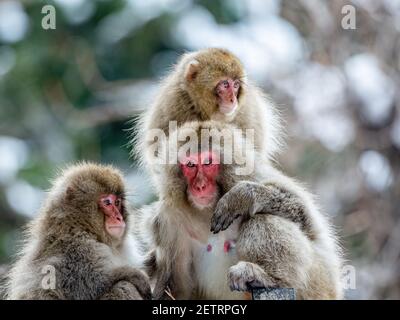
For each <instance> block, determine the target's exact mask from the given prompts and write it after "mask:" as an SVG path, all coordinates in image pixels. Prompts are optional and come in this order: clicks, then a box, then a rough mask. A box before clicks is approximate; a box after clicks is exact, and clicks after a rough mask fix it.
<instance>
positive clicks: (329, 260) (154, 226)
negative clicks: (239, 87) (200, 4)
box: [135, 121, 341, 299]
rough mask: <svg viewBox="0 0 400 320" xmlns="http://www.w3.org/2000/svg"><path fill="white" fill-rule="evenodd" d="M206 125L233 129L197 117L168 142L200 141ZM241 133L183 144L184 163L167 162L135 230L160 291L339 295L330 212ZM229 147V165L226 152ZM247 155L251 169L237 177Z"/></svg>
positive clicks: (204, 295) (219, 295)
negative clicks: (265, 289) (324, 211)
mask: <svg viewBox="0 0 400 320" xmlns="http://www.w3.org/2000/svg"><path fill="white" fill-rule="evenodd" d="M202 129H208V130H215V129H217V130H218V131H219V132H222V131H223V130H226V129H227V130H228V132H232V131H233V130H234V129H235V127H233V126H231V125H226V124H221V122H216V121H209V122H192V123H187V124H185V125H183V126H182V127H180V128H178V130H177V131H176V132H173V133H171V135H170V139H171V140H172V141H181V140H179V139H177V137H189V136H190V137H193V136H196V134H197V137H198V138H199V139H200V137H204V136H203V135H201V134H200V132H201V131H202ZM190 132H195V133H196V134H191V133H190ZM236 137H237V138H238V139H239V140H238V141H236V140H234V139H233V140H231V141H230V140H229V139H225V138H226V137H225V136H224V139H223V140H222V139H220V140H219V141H220V142H221V144H220V145H216V144H213V143H203V142H204V141H201V142H200V143H199V141H198V140H196V139H195V141H193V143H192V145H190V143H189V142H186V141H185V143H184V145H185V148H187V149H185V152H182V155H181V154H180V153H179V149H178V153H179V155H178V159H179V162H178V164H166V165H162V166H160V169H161V170H160V180H159V184H158V186H159V190H160V201H158V202H156V203H154V204H152V205H151V206H148V207H144V208H142V210H141V211H140V213H139V215H138V216H139V219H138V223H137V224H136V226H137V228H136V231H135V234H136V236H137V237H138V238H139V239H140V238H141V239H142V244H143V245H142V247H147V248H149V252H148V260H147V262H146V264H147V266H148V270H149V271H150V274H151V278H152V279H155V280H156V285H155V288H154V293H153V294H154V297H155V298H156V299H160V298H161V299H163V298H168V297H170V296H172V297H174V298H176V299H196V298H197V299H199V298H200V299H247V298H249V294H248V291H250V290H251V289H252V288H257V287H282V288H294V289H295V290H296V294H297V298H299V299H336V298H340V296H341V288H340V269H339V266H340V253H339V251H338V249H337V247H336V245H335V237H334V235H333V234H332V232H331V231H330V229H329V224H328V222H327V221H326V220H325V217H324V216H323V215H322V214H321V213H320V212H319V211H318V210H317V208H316V207H315V205H314V204H313V202H312V199H311V197H310V196H309V195H308V194H307V192H306V191H305V190H304V189H302V188H301V187H299V186H297V185H296V184H295V183H294V182H293V181H292V180H291V179H289V178H287V177H285V176H283V175H282V174H281V173H280V172H279V171H278V170H276V169H274V168H273V167H272V166H271V165H270V164H269V163H268V162H266V161H265V158H264V157H262V156H261V155H260V154H259V152H257V151H255V150H254V147H253V145H252V144H246V143H244V137H243V136H242V135H239V136H236ZM222 141H223V142H222ZM227 143H232V147H233V148H232V149H231V152H232V153H233V157H230V160H233V161H232V162H229V161H227V160H228V159H227V155H228V153H225V152H221V151H222V149H224V148H225V147H226V145H227ZM182 144H183V143H182ZM165 145H166V146H168V141H166V143H165ZM199 146H200V147H199ZM210 146H211V147H210ZM178 147H179V146H178ZM243 148H245V149H243ZM198 149H199V150H198ZM187 150H189V151H187ZM224 150H225V149H224ZM161 151H163V150H161ZM161 153H163V152H161ZM244 154H245V155H246V157H248V159H250V161H254V170H253V171H252V172H251V173H249V174H248V175H239V174H238V173H237V172H238V171H237V170H236V169H238V168H239V167H240V166H241V165H243V163H242V162H241V161H237V160H238V159H239V158H240V155H244ZM249 155H251V156H250V157H249ZM239 164H240V165H239ZM321 248H323V249H322V250H321Z"/></svg>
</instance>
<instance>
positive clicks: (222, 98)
mask: <svg viewBox="0 0 400 320" xmlns="http://www.w3.org/2000/svg"><path fill="white" fill-rule="evenodd" d="M215 89H216V93H217V96H218V105H219V111H220V112H222V113H225V114H230V113H232V112H234V111H235V109H236V107H237V105H238V102H237V96H238V93H239V89H240V81H239V80H237V79H236V80H233V79H231V78H227V79H223V80H221V81H220V82H218V84H217V86H216V88H215Z"/></svg>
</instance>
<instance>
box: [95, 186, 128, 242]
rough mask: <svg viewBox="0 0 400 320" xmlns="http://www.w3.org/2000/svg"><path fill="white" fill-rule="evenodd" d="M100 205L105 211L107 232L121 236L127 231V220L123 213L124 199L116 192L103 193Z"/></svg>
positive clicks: (116, 236) (114, 235) (113, 235)
mask: <svg viewBox="0 0 400 320" xmlns="http://www.w3.org/2000/svg"><path fill="white" fill-rule="evenodd" d="M99 207H100V209H101V211H102V212H103V213H104V224H105V229H106V231H107V233H108V234H109V235H110V236H112V237H114V238H117V239H118V238H120V237H121V236H122V235H123V234H124V231H125V226H126V225H125V221H124V217H123V216H122V214H121V211H122V199H121V198H120V197H118V196H116V195H115V194H106V195H102V196H101V197H100V199H99Z"/></svg>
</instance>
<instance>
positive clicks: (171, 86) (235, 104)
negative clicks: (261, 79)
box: [136, 48, 281, 175]
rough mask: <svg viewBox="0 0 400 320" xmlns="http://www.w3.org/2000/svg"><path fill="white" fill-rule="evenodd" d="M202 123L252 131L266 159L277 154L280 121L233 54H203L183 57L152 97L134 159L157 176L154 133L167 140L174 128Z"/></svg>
mask: <svg viewBox="0 0 400 320" xmlns="http://www.w3.org/2000/svg"><path fill="white" fill-rule="evenodd" d="M206 120H214V121H218V122H221V123H223V124H233V125H235V126H236V127H237V128H239V129H242V130H243V131H245V130H252V131H253V135H254V146H255V148H256V149H257V150H258V151H260V154H261V155H263V156H265V157H266V158H271V157H272V156H273V155H274V153H275V152H276V151H277V150H279V146H280V140H281V135H280V134H279V133H280V132H279V129H280V121H279V117H278V116H277V113H276V110H275V107H274V105H273V104H272V103H271V102H270V100H269V99H268V98H267V97H266V96H265V95H264V94H263V93H262V91H261V90H260V89H258V88H257V87H256V86H255V85H253V84H252V83H251V82H250V81H249V80H248V78H247V75H246V72H245V69H244V67H243V65H242V63H241V61H240V60H239V59H238V58H237V57H236V56H235V55H234V54H233V53H231V52H230V51H228V50H226V49H219V48H208V49H204V50H199V51H196V52H190V53H187V54H184V55H182V57H181V58H180V59H179V61H178V63H177V64H176V66H175V67H174V69H173V70H172V72H171V73H170V75H169V76H168V77H166V78H165V79H164V80H163V81H162V83H161V88H160V90H159V93H158V95H157V97H156V98H155V99H154V102H153V104H152V105H151V106H150V108H149V109H148V110H147V111H146V112H145V113H144V114H143V116H142V118H141V125H140V127H139V130H138V133H139V134H138V135H137V139H138V141H137V142H138V143H137V148H136V150H137V155H138V156H139V158H140V159H141V160H142V162H143V163H144V164H145V165H146V166H147V167H149V168H150V169H151V170H152V173H154V174H156V175H157V172H158V168H157V166H151V164H152V160H153V157H154V155H155V156H157V151H158V150H157V142H158V141H159V140H158V136H157V135H158V134H159V131H160V130H161V131H162V132H163V133H164V134H165V135H166V136H167V137H168V136H169V134H170V132H171V131H173V130H175V127H174V126H178V127H180V126H182V125H183V124H185V123H187V122H191V121H206ZM171 128H172V129H171ZM139 136H140V138H139Z"/></svg>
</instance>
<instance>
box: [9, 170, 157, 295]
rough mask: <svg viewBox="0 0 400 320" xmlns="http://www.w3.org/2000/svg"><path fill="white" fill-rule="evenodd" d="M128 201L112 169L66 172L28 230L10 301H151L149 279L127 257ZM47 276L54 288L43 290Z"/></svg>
mask: <svg viewBox="0 0 400 320" xmlns="http://www.w3.org/2000/svg"><path fill="white" fill-rule="evenodd" d="M124 195H125V186H124V182H123V178H122V175H121V173H120V172H119V171H118V170H116V169H114V168H112V167H111V166H101V165H95V164H81V165H77V166H72V167H70V168H68V169H67V170H65V171H64V172H63V174H62V175H61V176H60V177H59V178H58V179H57V180H56V182H55V184H54V186H53V188H52V190H51V191H50V193H49V195H48V199H47V200H46V202H45V204H44V206H43V208H42V209H41V211H40V212H39V214H38V216H37V218H35V219H34V220H33V221H32V223H31V224H30V226H29V232H28V236H27V239H26V241H25V242H24V243H25V247H24V248H23V249H22V252H21V255H20V258H19V260H18V261H17V262H16V264H15V265H14V267H13V268H12V270H11V273H10V280H9V288H8V298H9V299H68V300H69V299H74V300H75V299H84V300H88V299H150V298H151V291H150V285H149V283H148V279H147V277H146V276H145V275H144V273H142V272H141V271H139V270H137V269H135V268H133V267H132V266H131V263H130V256H128V255H127V253H128V252H127V245H128V243H127V242H128V239H127V237H126V235H127V230H126V229H127V224H128V220H129V214H128V208H127V204H126V202H125V198H124ZM129 254H131V253H130V252H129ZM48 272H50V276H51V273H53V277H54V283H50V284H48V286H47V285H46V286H45V287H44V286H43V283H47V281H44V280H46V279H43V277H45V276H46V275H47V277H49V274H48ZM49 279H50V278H49ZM50 282H51V280H50Z"/></svg>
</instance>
